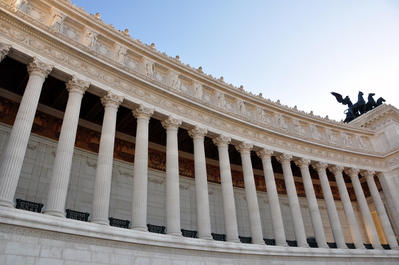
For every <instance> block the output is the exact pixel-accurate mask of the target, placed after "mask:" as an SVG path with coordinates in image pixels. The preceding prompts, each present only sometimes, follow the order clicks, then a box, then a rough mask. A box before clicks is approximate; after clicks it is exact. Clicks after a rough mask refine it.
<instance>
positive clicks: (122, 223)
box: [109, 217, 130, 228]
mask: <svg viewBox="0 0 399 265" xmlns="http://www.w3.org/2000/svg"><path fill="white" fill-rule="evenodd" d="M129 224H130V221H129V220H121V219H116V218H113V217H110V218H109V225H110V226H115V227H121V228H129Z"/></svg>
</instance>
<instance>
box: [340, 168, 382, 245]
mask: <svg viewBox="0 0 399 265" xmlns="http://www.w3.org/2000/svg"><path fill="white" fill-rule="evenodd" d="M359 171H360V170H359V169H357V168H351V169H349V170H348V171H347V172H348V174H349V176H350V177H351V180H352V185H353V189H354V190H355V194H356V198H357V203H358V204H359V208H360V212H361V213H362V217H363V222H364V225H365V228H366V232H367V235H368V238H369V240H370V243H371V244H372V245H373V248H375V249H383V248H382V246H381V242H380V239H379V238H378V233H377V229H376V228H375V225H374V221H373V218H372V217H371V213H370V209H369V206H368V204H367V201H366V198H365V196H364V193H363V188H362V185H361V184H360V181H359V176H358V174H359Z"/></svg>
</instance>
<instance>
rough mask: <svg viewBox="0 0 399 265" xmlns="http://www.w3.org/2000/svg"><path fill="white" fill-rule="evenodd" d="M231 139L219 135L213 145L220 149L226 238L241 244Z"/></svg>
mask: <svg viewBox="0 0 399 265" xmlns="http://www.w3.org/2000/svg"><path fill="white" fill-rule="evenodd" d="M230 141H231V138H230V137H226V136H223V135H219V136H218V137H217V138H215V139H213V143H214V144H215V145H216V146H217V147H218V153H219V167H220V180H221V185H222V196H223V212H224V224H225V228H226V237H227V241H229V242H237V243H238V242H240V240H239V239H238V225H237V215H236V205H235V202H234V190H233V180H232V176H231V169H230V158H229V151H228V150H229V143H230Z"/></svg>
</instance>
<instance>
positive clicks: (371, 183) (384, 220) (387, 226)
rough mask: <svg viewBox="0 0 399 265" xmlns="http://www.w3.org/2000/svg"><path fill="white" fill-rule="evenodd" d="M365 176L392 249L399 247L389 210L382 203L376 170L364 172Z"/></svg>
mask: <svg viewBox="0 0 399 265" xmlns="http://www.w3.org/2000/svg"><path fill="white" fill-rule="evenodd" d="M364 176H365V177H366V180H367V185H368V186H369V190H370V193H371V197H373V202H374V206H375V208H376V210H377V213H378V217H379V218H380V222H381V226H382V230H384V234H385V238H386V239H387V241H388V244H389V246H390V247H391V249H399V247H398V242H397V241H396V238H395V234H394V232H393V229H392V226H391V223H390V222H389V219H388V215H387V212H386V211H385V207H384V204H383V203H382V200H381V197H380V193H379V192H378V189H377V186H376V185H375V181H374V171H370V170H367V171H365V172H364Z"/></svg>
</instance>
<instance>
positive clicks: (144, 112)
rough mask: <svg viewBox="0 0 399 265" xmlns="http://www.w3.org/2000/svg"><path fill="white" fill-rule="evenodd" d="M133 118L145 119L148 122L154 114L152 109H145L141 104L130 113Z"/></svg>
mask: <svg viewBox="0 0 399 265" xmlns="http://www.w3.org/2000/svg"><path fill="white" fill-rule="evenodd" d="M132 112H133V116H134V117H135V118H136V119H147V120H149V119H150V118H151V116H152V115H153V114H154V109H153V108H147V107H145V106H144V105H143V104H140V105H139V107H138V108H136V109H135V110H133V111H132Z"/></svg>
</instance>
